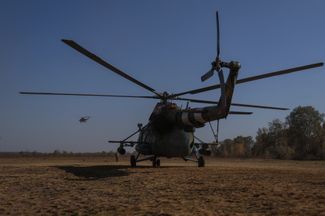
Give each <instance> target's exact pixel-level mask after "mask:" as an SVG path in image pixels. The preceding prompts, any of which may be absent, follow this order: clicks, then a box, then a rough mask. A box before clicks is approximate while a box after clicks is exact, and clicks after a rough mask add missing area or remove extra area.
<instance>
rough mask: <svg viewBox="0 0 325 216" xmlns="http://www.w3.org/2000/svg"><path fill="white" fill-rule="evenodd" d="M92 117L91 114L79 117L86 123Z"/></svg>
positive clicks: (80, 120) (81, 121)
mask: <svg viewBox="0 0 325 216" xmlns="http://www.w3.org/2000/svg"><path fill="white" fill-rule="evenodd" d="M89 119H90V116H83V117H81V118H80V119H79V122H80V123H86V122H87V121H88V120H89Z"/></svg>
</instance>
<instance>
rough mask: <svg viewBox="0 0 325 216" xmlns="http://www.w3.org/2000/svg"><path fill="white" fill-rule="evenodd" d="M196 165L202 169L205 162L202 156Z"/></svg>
mask: <svg viewBox="0 0 325 216" xmlns="http://www.w3.org/2000/svg"><path fill="white" fill-rule="evenodd" d="M197 165H198V167H204V166H205V161H204V158H203V157H202V156H200V157H199V159H198V161H197Z"/></svg>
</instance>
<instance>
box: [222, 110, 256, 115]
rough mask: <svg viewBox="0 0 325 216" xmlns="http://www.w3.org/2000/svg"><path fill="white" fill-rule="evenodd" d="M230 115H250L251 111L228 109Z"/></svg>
mask: <svg viewBox="0 0 325 216" xmlns="http://www.w3.org/2000/svg"><path fill="white" fill-rule="evenodd" d="M228 114H231V115H252V114H253V112H241V111H229V113H228Z"/></svg>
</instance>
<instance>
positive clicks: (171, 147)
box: [136, 102, 194, 157]
mask: <svg viewBox="0 0 325 216" xmlns="http://www.w3.org/2000/svg"><path fill="white" fill-rule="evenodd" d="M180 110H181V109H180V108H179V107H178V106H177V105H176V104H174V103H168V102H160V103H157V105H156V106H155V108H154V110H153V112H152V114H151V116H150V118H149V123H148V125H147V126H146V127H144V128H143V129H141V131H140V133H139V138H138V144H137V145H136V151H138V152H140V153H141V154H143V155H156V156H163V157H185V156H188V155H189V154H190V153H191V151H192V148H193V144H194V134H193V132H194V128H184V126H183V125H179V124H177V122H175V121H173V118H171V117H170V116H171V115H173V114H175V113H177V112H179V111H180Z"/></svg>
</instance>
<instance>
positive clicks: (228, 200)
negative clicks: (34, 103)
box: [0, 157, 325, 215]
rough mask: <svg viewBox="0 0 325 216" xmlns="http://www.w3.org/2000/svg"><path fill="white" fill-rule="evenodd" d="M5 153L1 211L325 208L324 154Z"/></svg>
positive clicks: (319, 211) (299, 211) (290, 211)
mask: <svg viewBox="0 0 325 216" xmlns="http://www.w3.org/2000/svg"><path fill="white" fill-rule="evenodd" d="M114 160H115V159H114V158H113V157H112V158H110V157H108V158H104V157H94V158H91V157H37V158H21V157H10V158H0V215H35V214H37V215H325V161H322V162H321V161H305V162H303V161H280V160H250V159H249V160H240V159H211V158H210V159H209V158H208V159H207V160H206V165H207V166H206V167H204V168H198V167H197V166H196V164H195V163H192V162H184V161H182V160H178V159H164V158H162V159H161V163H162V167H161V168H152V167H151V166H150V164H149V163H142V164H141V165H140V164H139V165H140V167H138V168H129V166H128V159H126V158H124V159H122V161H120V162H114Z"/></svg>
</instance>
